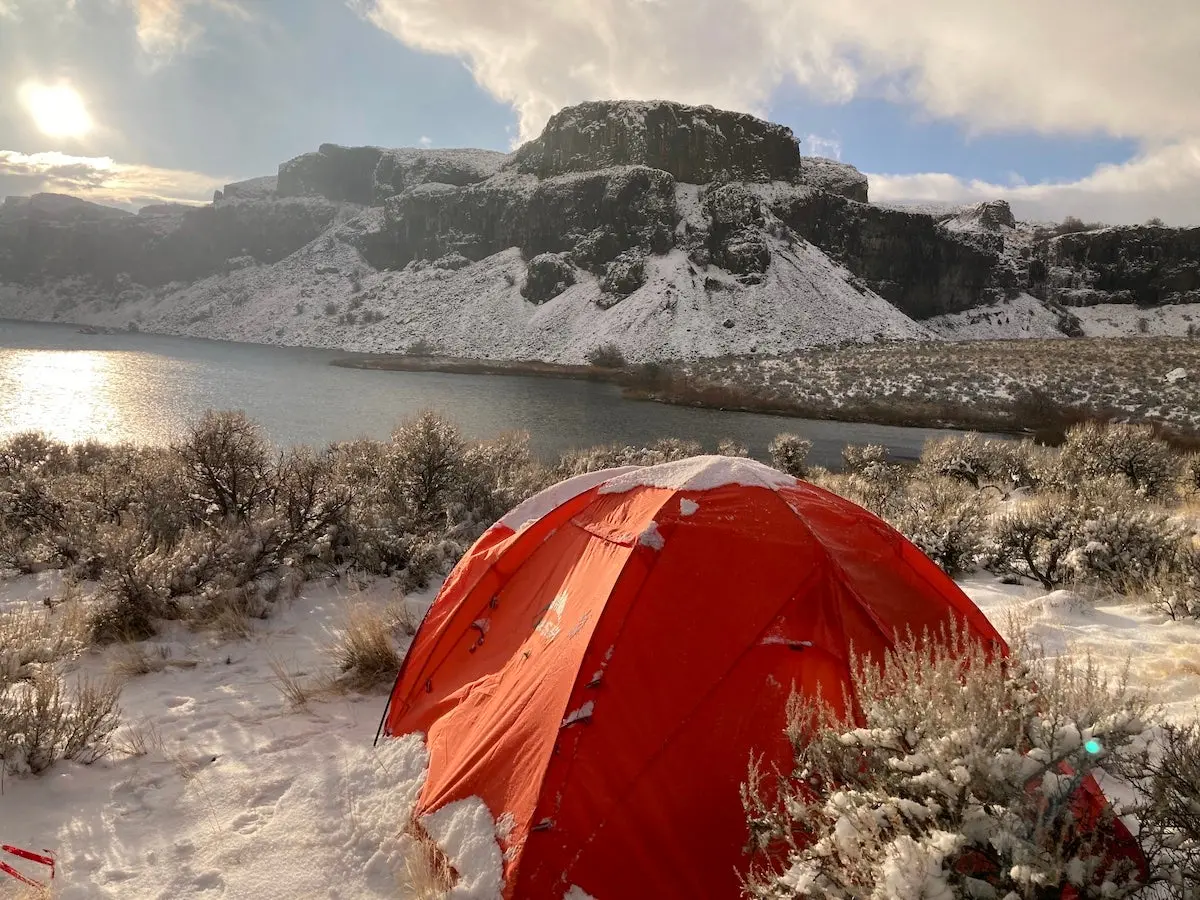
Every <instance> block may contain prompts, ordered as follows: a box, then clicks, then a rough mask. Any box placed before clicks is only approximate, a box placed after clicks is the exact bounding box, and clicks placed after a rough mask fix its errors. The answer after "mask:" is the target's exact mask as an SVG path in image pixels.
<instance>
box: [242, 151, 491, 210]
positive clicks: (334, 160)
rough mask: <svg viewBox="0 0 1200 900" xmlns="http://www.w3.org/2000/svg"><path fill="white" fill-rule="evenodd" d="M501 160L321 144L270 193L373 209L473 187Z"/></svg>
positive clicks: (294, 163) (288, 168) (477, 154)
mask: <svg viewBox="0 0 1200 900" xmlns="http://www.w3.org/2000/svg"><path fill="white" fill-rule="evenodd" d="M507 158H508V157H507V155H506V154H504V153H497V152H495V151H492V150H417V149H413V148H402V149H398V150H385V149H383V148H382V147H339V146H338V145H336V144H322V145H321V146H320V148H319V149H318V150H317V152H316V153H305V154H303V155H302V156H297V157H296V158H295V159H291V160H288V161H287V162H285V163H283V164H282V165H281V166H280V167H279V175H278V178H277V188H276V190H277V193H278V196H280V197H323V198H325V199H326V200H333V201H335V202H339V203H357V204H359V205H361V206H373V205H374V206H377V205H379V204H382V203H383V202H384V201H385V200H387V198H388V197H394V196H395V195H396V194H399V193H401V192H403V191H405V190H408V189H409V188H413V187H416V186H418V185H421V184H450V185H455V186H462V185H467V184H475V183H476V182H479V181H483V180H484V179H485V178H488V177H490V176H492V175H494V174H496V172H497V171H498V170H499V168H500V165H501V163H503V162H504V160H506V159H507ZM243 184H245V182H243ZM226 194H227V195H228V189H227V190H226Z"/></svg>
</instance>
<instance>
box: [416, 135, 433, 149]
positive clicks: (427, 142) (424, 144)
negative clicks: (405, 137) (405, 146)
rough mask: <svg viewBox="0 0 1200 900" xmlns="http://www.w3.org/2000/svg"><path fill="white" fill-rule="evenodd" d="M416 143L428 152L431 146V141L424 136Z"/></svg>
mask: <svg viewBox="0 0 1200 900" xmlns="http://www.w3.org/2000/svg"><path fill="white" fill-rule="evenodd" d="M417 143H418V144H419V145H420V146H422V147H424V148H425V149H426V150H428V149H429V148H430V147H432V146H433V140H432V139H431V138H429V137H427V136H426V135H421V139H420V140H419V141H417Z"/></svg>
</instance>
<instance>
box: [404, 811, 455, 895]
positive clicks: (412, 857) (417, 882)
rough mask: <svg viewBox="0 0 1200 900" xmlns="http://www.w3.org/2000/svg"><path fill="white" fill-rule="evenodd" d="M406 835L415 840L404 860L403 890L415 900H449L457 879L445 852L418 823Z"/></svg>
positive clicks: (410, 827)
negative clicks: (446, 899)
mask: <svg viewBox="0 0 1200 900" xmlns="http://www.w3.org/2000/svg"><path fill="white" fill-rule="evenodd" d="M406 834H407V835H408V836H409V837H410V838H411V839H412V841H411V843H410V844H409V846H408V851H407V852H406V853H405V857H404V871H403V872H401V873H400V879H399V881H400V884H399V887H400V888H401V889H402V890H403V891H404V893H405V896H406V897H411V898H413V900H445V898H446V897H448V896H449V894H450V891H451V890H452V889H453V888H454V884H455V882H456V881H457V878H456V877H455V874H454V868H453V867H452V866H451V865H450V860H449V859H448V858H447V857H446V854H445V853H443V852H442V848H441V847H439V846H438V845H437V843H436V842H435V841H434V840H433V838H431V837H430V836H429V834H428V833H427V832H426V831H425V829H424V828H422V827H421V826H420V825H418V824H416V823H415V822H414V823H413V824H411V825H410V826H409V827H408V830H407V832H406Z"/></svg>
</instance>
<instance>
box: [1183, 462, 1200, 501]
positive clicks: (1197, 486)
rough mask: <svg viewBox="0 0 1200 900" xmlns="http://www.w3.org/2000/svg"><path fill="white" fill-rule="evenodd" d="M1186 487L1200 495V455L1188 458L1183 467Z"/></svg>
mask: <svg viewBox="0 0 1200 900" xmlns="http://www.w3.org/2000/svg"><path fill="white" fill-rule="evenodd" d="M1183 472H1184V476H1183V481H1184V486H1185V487H1186V488H1187V490H1188V491H1190V492H1191V493H1194V494H1200V453H1193V454H1191V455H1190V456H1188V458H1187V460H1186V461H1185V462H1184V467H1183Z"/></svg>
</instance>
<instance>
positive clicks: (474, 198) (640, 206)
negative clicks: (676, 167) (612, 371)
mask: <svg viewBox="0 0 1200 900" xmlns="http://www.w3.org/2000/svg"><path fill="white" fill-rule="evenodd" d="M676 218H677V213H676V210H675V181H674V179H673V178H671V176H670V175H669V174H668V173H666V172H663V171H661V170H659V169H651V168H647V167H645V166H626V167H620V168H609V169H604V170H602V171H599V172H584V173H580V174H577V175H564V176H560V177H557V178H546V179H536V178H532V177H529V176H513V175H511V174H504V175H501V176H498V177H496V178H493V179H489V180H488V181H485V182H482V183H480V184H475V185H468V186H467V187H462V188H454V187H450V186H449V185H443V184H424V185H420V186H418V187H417V188H415V189H413V190H410V191H406V192H405V193H403V194H400V195H399V196H397V197H393V198H391V199H390V200H388V201H387V203H386V204H385V205H384V220H383V224H382V228H381V230H380V231H379V232H377V233H375V234H371V235H369V236H367V237H365V238H364V243H363V246H362V249H363V253H364V255H365V256H366V257H367V259H368V261H369V262H371V264H372V265H374V266H376V268H399V267H402V266H404V265H407V264H408V263H409V262H412V261H413V260H415V259H434V258H436V257H438V256H441V255H443V254H444V253H449V252H457V253H461V254H462V255H463V256H465V257H467V258H468V259H471V260H478V259H482V258H483V257H485V256H490V255H491V254H493V253H497V252H499V251H500V250H504V249H506V248H508V247H519V248H520V249H521V251H522V253H524V254H525V256H526V257H527V258H528V257H533V256H536V255H538V254H540V253H567V254H569V255H570V257H571V259H572V261H573V262H574V263H575V264H576V265H579V266H582V267H584V268H589V269H593V270H596V269H598V268H600V267H602V266H604V265H605V264H606V263H608V262H610V261H611V260H613V259H615V258H616V257H617V256H618V255H619V254H621V253H623V252H625V251H627V250H632V249H638V250H641V251H644V252H646V253H665V252H666V251H667V250H668V249H669V248H670V246H671V242H672V232H673V231H674V228H675V221H676Z"/></svg>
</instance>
